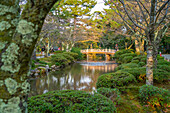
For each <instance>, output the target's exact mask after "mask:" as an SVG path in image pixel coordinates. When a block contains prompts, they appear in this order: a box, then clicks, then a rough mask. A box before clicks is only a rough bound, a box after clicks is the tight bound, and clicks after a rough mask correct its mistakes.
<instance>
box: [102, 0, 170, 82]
mask: <svg viewBox="0 0 170 113" xmlns="http://www.w3.org/2000/svg"><path fill="white" fill-rule="evenodd" d="M105 1H106V2H107V3H108V4H110V5H111V7H112V9H113V11H114V12H115V13H117V14H118V15H119V16H120V17H121V18H122V20H123V21H124V23H125V24H126V25H127V26H128V27H129V28H130V29H131V30H132V31H133V32H134V33H138V34H139V35H140V37H141V36H144V37H146V39H145V40H146V43H147V65H146V84H148V85H153V66H154V63H155V64H156V61H157V60H156V57H157V53H158V46H159V43H160V40H161V38H162V37H163V36H164V34H165V32H166V31H167V29H168V27H169V26H170V23H169V16H170V15H169V14H170V13H169V12H168V10H169V4H170V0H161V1H160V0H159V1H158V0H133V1H125V0H109V1H107V0H105ZM154 61H155V62H154Z"/></svg>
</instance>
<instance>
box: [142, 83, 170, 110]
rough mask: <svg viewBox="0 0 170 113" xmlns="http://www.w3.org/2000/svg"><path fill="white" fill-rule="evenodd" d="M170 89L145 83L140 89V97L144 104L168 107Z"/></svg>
mask: <svg viewBox="0 0 170 113" xmlns="http://www.w3.org/2000/svg"><path fill="white" fill-rule="evenodd" d="M169 97H170V91H168V90H165V89H162V88H158V87H155V86H152V85H143V86H141V87H140V90H139V98H140V101H141V103H142V104H147V105H148V104H149V105H150V106H152V107H156V108H157V110H158V109H160V110H161V109H164V108H165V107H168V104H169V101H170V98H169Z"/></svg>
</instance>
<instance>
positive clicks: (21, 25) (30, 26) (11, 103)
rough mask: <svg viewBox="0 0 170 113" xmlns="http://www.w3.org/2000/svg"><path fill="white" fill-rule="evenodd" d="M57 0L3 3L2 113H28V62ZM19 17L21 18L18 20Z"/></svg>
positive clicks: (0, 38)
mask: <svg viewBox="0 0 170 113" xmlns="http://www.w3.org/2000/svg"><path fill="white" fill-rule="evenodd" d="M56 1H57V0H48V1H47V0H33V1H31V0H30V1H28V2H27V4H26V6H25V9H24V10H23V11H22V14H21V16H20V15H19V14H20V11H19V0H0V9H1V11H0V26H1V27H0V113H21V112H22V113H27V112H28V111H27V97H28V94H29V91H30V84H29V83H28V80H27V79H28V76H29V68H30V67H29V63H30V59H31V56H32V52H33V50H34V47H35V44H36V41H37V38H38V36H39V33H40V31H41V28H42V25H43V22H44V19H45V17H46V15H47V13H48V11H49V10H50V8H51V7H52V6H53V4H54V3H55V2H56ZM19 16H20V19H19Z"/></svg>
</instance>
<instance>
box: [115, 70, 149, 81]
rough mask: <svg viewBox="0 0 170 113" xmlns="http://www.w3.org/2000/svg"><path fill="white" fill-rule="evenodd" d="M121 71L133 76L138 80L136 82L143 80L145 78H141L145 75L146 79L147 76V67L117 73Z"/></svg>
mask: <svg viewBox="0 0 170 113" xmlns="http://www.w3.org/2000/svg"><path fill="white" fill-rule="evenodd" d="M120 71H123V72H128V73H130V74H132V75H133V76H134V77H135V78H136V80H143V78H141V77H142V76H143V75H144V77H145V75H146V68H145V67H138V68H127V69H122V70H119V71H117V72H120Z"/></svg>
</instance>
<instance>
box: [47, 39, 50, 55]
mask: <svg viewBox="0 0 170 113" xmlns="http://www.w3.org/2000/svg"><path fill="white" fill-rule="evenodd" d="M49 51H50V39H49V37H48V43H47V53H46V56H47V57H48V55H49Z"/></svg>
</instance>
